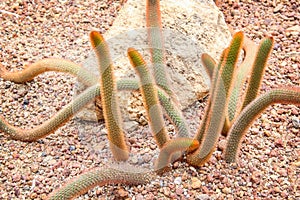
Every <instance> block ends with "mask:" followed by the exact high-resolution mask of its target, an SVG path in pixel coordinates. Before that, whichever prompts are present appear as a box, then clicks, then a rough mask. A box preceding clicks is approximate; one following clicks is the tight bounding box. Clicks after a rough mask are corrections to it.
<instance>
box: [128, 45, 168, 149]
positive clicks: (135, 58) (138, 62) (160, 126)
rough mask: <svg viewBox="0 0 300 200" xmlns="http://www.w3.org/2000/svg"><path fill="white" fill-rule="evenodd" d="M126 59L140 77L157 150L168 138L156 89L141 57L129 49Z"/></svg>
mask: <svg viewBox="0 0 300 200" xmlns="http://www.w3.org/2000/svg"><path fill="white" fill-rule="evenodd" d="M128 57H129V59H130V62H131V64H132V66H133V67H134V69H135V71H136V72H137V74H138V75H139V77H140V90H141V93H142V96H143V99H144V106H145V109H146V112H147V116H148V120H149V125H150V127H151V130H152V132H153V135H154V138H155V140H156V142H157V144H158V146H159V148H161V147H162V146H163V145H164V144H165V143H166V142H167V141H168V140H169V137H168V135H167V131H166V129H165V125H164V119H163V115H162V111H161V108H160V104H159V100H158V93H157V89H156V87H155V85H154V82H153V81H152V77H151V76H150V73H149V71H148V69H147V66H146V62H145V61H144V59H143V58H142V56H141V55H140V54H139V53H138V52H137V51H136V50H135V49H133V48H129V49H128Z"/></svg>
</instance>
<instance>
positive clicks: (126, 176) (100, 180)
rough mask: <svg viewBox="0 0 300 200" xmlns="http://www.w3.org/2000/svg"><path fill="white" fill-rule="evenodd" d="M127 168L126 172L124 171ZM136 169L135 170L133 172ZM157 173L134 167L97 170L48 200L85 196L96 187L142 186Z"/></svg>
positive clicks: (52, 195)
mask: <svg viewBox="0 0 300 200" xmlns="http://www.w3.org/2000/svg"><path fill="white" fill-rule="evenodd" d="M124 168H126V170H124ZM133 169H134V170H133ZM154 177H155V173H153V172H144V171H143V170H142V169H139V168H136V167H134V168H133V167H132V166H117V165H115V166H114V167H113V168H112V167H108V168H95V169H92V170H89V171H87V172H85V173H83V174H81V175H80V176H78V177H76V178H74V179H73V180H70V181H69V182H68V183H66V184H65V185H64V186H62V187H61V188H59V189H57V190H55V191H53V192H52V193H51V194H50V195H49V196H48V198H47V199H48V200H62V199H63V200H67V199H74V198H75V197H77V196H79V195H81V194H84V193H85V192H87V191H88V190H89V189H91V188H93V187H95V186H97V185H98V186H102V185H106V184H127V185H140V184H145V183H148V182H150V181H151V180H152V179H154Z"/></svg>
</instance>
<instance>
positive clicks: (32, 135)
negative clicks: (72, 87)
mask: <svg viewBox="0 0 300 200" xmlns="http://www.w3.org/2000/svg"><path fill="white" fill-rule="evenodd" d="M98 95H100V90H99V85H94V86H91V87H89V88H88V89H86V90H85V91H84V92H83V93H81V94H80V95H78V96H77V97H76V98H75V99H74V100H73V101H72V102H71V103H69V104H68V105H67V106H65V107H64V108H63V109H61V110H60V111H59V112H58V113H57V114H56V115H54V116H53V117H52V118H50V119H49V120H48V121H46V122H45V123H43V124H42V125H39V126H37V127H35V128H33V129H28V130H26V129H25V130H24V129H20V128H17V127H14V126H12V125H10V124H8V122H6V121H5V120H4V119H3V118H2V117H0V130H1V131H3V132H5V133H7V134H8V135H9V136H10V137H11V138H12V139H14V140H20V141H24V142H32V141H36V140H38V139H40V138H42V137H45V136H47V135H49V134H51V133H53V132H54V131H56V130H57V129H58V128H59V127H61V126H62V125H64V124H65V123H66V122H67V121H68V120H69V119H70V118H71V117H72V116H73V115H74V114H75V113H77V112H78V111H80V110H81V108H83V107H84V106H85V105H87V104H88V103H89V102H91V101H92V100H93V99H94V98H95V97H96V96H98Z"/></svg>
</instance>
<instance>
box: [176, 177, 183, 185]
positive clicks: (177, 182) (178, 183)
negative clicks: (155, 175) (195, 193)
mask: <svg viewBox="0 0 300 200" xmlns="http://www.w3.org/2000/svg"><path fill="white" fill-rule="evenodd" d="M181 182H182V179H181V177H176V178H175V179H174V183H175V184H176V185H180V184H181Z"/></svg>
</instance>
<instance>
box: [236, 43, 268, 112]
mask: <svg viewBox="0 0 300 200" xmlns="http://www.w3.org/2000/svg"><path fill="white" fill-rule="evenodd" d="M273 41H274V40H273V38H271V37H266V38H264V39H263V40H262V41H261V43H260V45H259V48H258V51H257V54H256V58H255V61H254V63H253V67H252V72H251V75H250V80H249V83H248V86H247V87H248V88H247V91H246V94H245V97H244V101H243V105H242V108H241V109H244V107H246V106H247V105H248V104H249V103H250V102H251V101H252V100H253V99H255V97H256V96H257V94H258V92H259V87H260V84H261V81H262V78H263V74H264V72H265V68H266V63H267V59H268V57H269V55H270V53H271V50H272V47H273Z"/></svg>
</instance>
